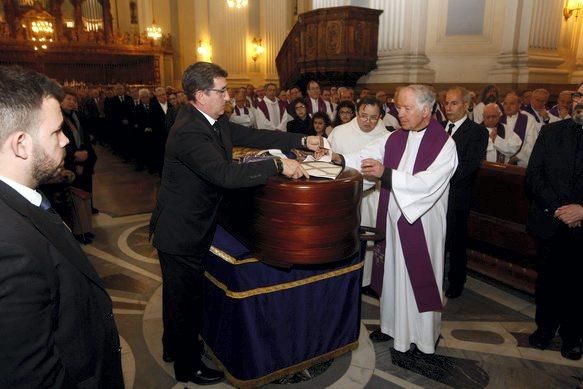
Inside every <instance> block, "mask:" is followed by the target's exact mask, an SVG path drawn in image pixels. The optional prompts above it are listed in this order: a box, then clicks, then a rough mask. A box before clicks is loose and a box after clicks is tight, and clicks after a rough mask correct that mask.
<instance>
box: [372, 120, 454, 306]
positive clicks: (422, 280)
mask: <svg viewBox="0 0 583 389" xmlns="http://www.w3.org/2000/svg"><path fill="white" fill-rule="evenodd" d="M408 136H409V131H406V130H397V131H395V132H394V133H393V134H392V135H391V136H390V137H389V139H388V140H387V143H386V145H385V159H384V161H383V164H384V165H385V166H386V167H388V168H391V169H394V170H396V169H397V168H398V167H399V163H400V162H401V158H402V157H403V153H404V152H405V147H406V145H407V138H408ZM448 138H449V136H448V135H447V133H446V132H445V131H443V127H442V126H441V125H440V124H439V123H438V122H437V121H436V120H431V121H430V122H429V126H428V127H427V129H426V130H425V135H424V136H423V139H422V140H421V145H420V146H419V151H418V152H417V157H416V159H415V165H414V167H413V174H416V173H418V172H421V171H424V170H427V168H428V167H429V166H430V165H431V164H432V163H433V161H434V160H435V158H437V156H438V155H439V153H440V152H441V150H442V148H443V146H444V145H445V143H446V142H447V139H448ZM389 198H390V191H389V190H387V189H384V188H381V195H380V200H379V207H378V211H377V225H376V227H377V228H378V229H379V230H380V231H386V223H387V212H388V209H389ZM397 228H398V230H399V236H400V238H401V246H402V248H403V257H404V259H405V264H406V266H407V273H408V274H409V279H410V280H411V286H412V288H413V293H414V294H415V301H416V302H417V308H418V309H419V312H429V311H441V310H442V309H443V306H442V304H441V295H440V293H439V288H438V287H437V282H436V280H435V274H434V273H433V267H432V266H431V257H430V254H429V250H428V248H427V241H426V240H425V233H424V230H423V223H422V222H421V218H419V219H417V220H416V221H415V222H414V223H413V224H409V222H408V221H407V219H405V217H404V216H403V215H401V217H400V218H399V220H398V222H397ZM385 245H386V240H385V241H382V242H379V243H377V244H376V245H375V250H374V257H373V278H372V284H371V287H372V288H373V289H374V290H375V291H376V292H377V293H378V294H379V295H380V294H381V291H382V277H383V273H384V255H385ZM379 264H382V267H381V268H380V269H379ZM379 270H380V271H379ZM379 273H380V275H379ZM379 281H380V282H379Z"/></svg>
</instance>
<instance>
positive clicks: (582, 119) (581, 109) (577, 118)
mask: <svg viewBox="0 0 583 389" xmlns="http://www.w3.org/2000/svg"><path fill="white" fill-rule="evenodd" d="M572 118H573V121H574V122H575V123H577V124H579V125H583V104H577V105H576V106H575V108H573V114H572Z"/></svg>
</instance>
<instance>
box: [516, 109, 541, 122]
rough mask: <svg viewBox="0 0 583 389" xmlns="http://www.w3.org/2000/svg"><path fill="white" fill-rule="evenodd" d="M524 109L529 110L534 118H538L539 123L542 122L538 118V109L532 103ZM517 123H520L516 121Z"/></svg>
mask: <svg viewBox="0 0 583 389" xmlns="http://www.w3.org/2000/svg"><path fill="white" fill-rule="evenodd" d="M524 110H525V111H526V112H528V113H529V114H531V115H532V117H534V120H536V122H537V123H540V119H539V118H538V113H536V111H535V110H534V108H532V105H530V104H529V105H527V106H526V108H524ZM516 125H518V123H516Z"/></svg>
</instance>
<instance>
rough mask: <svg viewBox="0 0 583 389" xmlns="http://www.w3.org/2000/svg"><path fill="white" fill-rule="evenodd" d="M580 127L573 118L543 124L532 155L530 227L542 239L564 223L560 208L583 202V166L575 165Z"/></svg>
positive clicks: (529, 169)
mask: <svg viewBox="0 0 583 389" xmlns="http://www.w3.org/2000/svg"><path fill="white" fill-rule="evenodd" d="M577 127H578V125H577V124H576V123H575V122H573V120H571V119H567V120H562V121H560V122H555V123H551V124H547V125H544V126H543V127H542V129H541V131H540V134H539V136H538V139H537V141H536V143H535V145H534V149H533V150H532V154H531V155H530V160H529V162H528V167H527V169H526V190H527V194H528V196H529V198H530V199H531V200H532V202H531V204H530V209H529V213H528V221H527V229H528V231H529V232H531V233H532V234H534V235H535V236H537V237H539V238H543V239H546V238H550V237H552V236H553V234H555V232H557V229H558V228H559V226H560V225H561V224H563V223H562V222H561V221H559V220H557V219H555V217H554V213H555V210H556V209H557V208H559V207H560V206H562V205H566V204H574V203H577V204H583V166H575V155H576V151H577V150H576V149H577V133H576V131H581V130H580V129H578V128H577Z"/></svg>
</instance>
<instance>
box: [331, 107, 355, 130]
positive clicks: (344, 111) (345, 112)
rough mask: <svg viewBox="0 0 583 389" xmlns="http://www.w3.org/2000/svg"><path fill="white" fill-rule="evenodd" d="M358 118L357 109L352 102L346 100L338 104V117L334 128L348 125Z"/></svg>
mask: <svg viewBox="0 0 583 389" xmlns="http://www.w3.org/2000/svg"><path fill="white" fill-rule="evenodd" d="M354 116H356V108H355V107H354V103H353V102H352V101H348V100H344V101H341V102H340V103H338V107H336V117H335V118H334V123H332V127H336V126H339V125H341V124H344V123H348V122H349V121H351V120H352V119H354Z"/></svg>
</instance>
